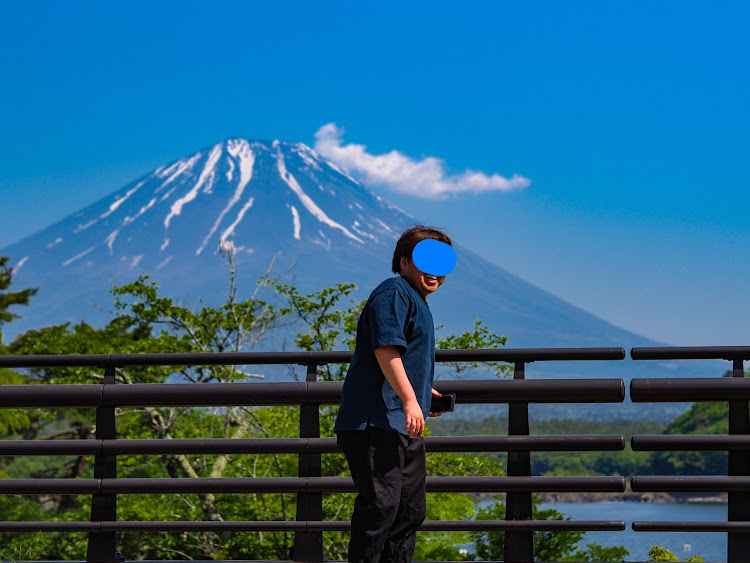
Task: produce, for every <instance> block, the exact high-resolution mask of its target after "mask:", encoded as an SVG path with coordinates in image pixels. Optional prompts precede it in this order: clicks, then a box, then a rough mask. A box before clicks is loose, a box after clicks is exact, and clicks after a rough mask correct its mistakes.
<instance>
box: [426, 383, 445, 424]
mask: <svg viewBox="0 0 750 563" xmlns="http://www.w3.org/2000/svg"><path fill="white" fill-rule="evenodd" d="M432 396H433V397H442V395H441V394H440V393H438V392H437V391H435V388H434V387H433V388H432ZM428 416H429V417H430V418H435V417H436V416H443V413H441V412H431V413H430V414H429V415H428Z"/></svg>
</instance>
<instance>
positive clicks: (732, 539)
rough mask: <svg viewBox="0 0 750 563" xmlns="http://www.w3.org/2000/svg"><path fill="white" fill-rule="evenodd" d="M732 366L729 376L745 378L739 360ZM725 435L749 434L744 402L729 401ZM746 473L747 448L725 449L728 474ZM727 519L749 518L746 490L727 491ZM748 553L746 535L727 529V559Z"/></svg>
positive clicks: (735, 560)
mask: <svg viewBox="0 0 750 563" xmlns="http://www.w3.org/2000/svg"><path fill="white" fill-rule="evenodd" d="M732 368H733V369H732V377H745V369H744V367H743V361H742V359H735V360H734V361H733V366H732ZM729 434H730V435H731V434H745V435H747V434H750V409H749V408H748V401H729ZM748 475H750V452H749V451H748V450H729V476H730V477H732V476H748ZM728 520H729V521H730V522H732V521H740V522H747V521H750V493H747V492H730V493H729V506H728ZM748 554H750V534H748V533H741V532H729V533H728V538H727V562H728V563H740V562H744V561H747V557H748Z"/></svg>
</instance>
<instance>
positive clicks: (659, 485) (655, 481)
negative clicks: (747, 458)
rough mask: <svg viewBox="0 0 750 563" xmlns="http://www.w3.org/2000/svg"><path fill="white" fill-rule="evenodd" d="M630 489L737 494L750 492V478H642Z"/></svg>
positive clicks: (636, 479)
mask: <svg viewBox="0 0 750 563" xmlns="http://www.w3.org/2000/svg"><path fill="white" fill-rule="evenodd" d="M630 488H631V489H632V490H633V492H636V493H646V492H674V493H681V492H686V493H687V492H692V493H695V492H706V493H720V492H737V491H750V477H746V476H741V477H740V476H732V477H727V476H724V475H708V476H706V475H701V476H695V477H691V476H644V477H642V476H640V475H635V476H634V477H632V478H631V480H630Z"/></svg>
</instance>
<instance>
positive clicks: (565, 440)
mask: <svg viewBox="0 0 750 563" xmlns="http://www.w3.org/2000/svg"><path fill="white" fill-rule="evenodd" d="M425 446H426V448H427V451H428V452H505V451H617V450H622V449H624V448H625V438H624V437H623V436H622V434H612V435H608V434H604V435H594V436H575V435H570V436H427V437H425ZM340 452H341V448H339V446H338V444H337V443H336V438H251V439H222V438H212V439H183V440H156V439H154V440H0V456H3V455H93V454H105V455H127V454H130V455H135V454H223V453H236V454H263V453H268V454H271V453H277V454H278V453H288V454H298V453H340Z"/></svg>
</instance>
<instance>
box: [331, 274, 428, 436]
mask: <svg viewBox="0 0 750 563" xmlns="http://www.w3.org/2000/svg"><path fill="white" fill-rule="evenodd" d="M383 346H396V347H397V348H398V352H399V354H401V360H402V361H403V364H404V369H405V370H406V375H407V377H408V378H409V382H410V383H411V386H412V388H413V389H414V394H415V395H416V396H417V401H418V402H419V406H421V407H422V414H423V415H424V417H425V418H427V415H428V413H429V411H430V402H431V400H432V381H433V379H434V377H435V326H434V325H433V323H432V313H431V312H430V308H429V306H428V305H427V302H426V301H425V300H424V298H423V297H422V296H421V295H420V294H419V293H417V290H415V289H414V288H413V287H412V286H411V285H410V284H409V282H408V281H406V280H405V279H404V278H402V277H401V276H398V277H395V278H389V279H387V280H385V281H384V282H383V283H381V284H380V285H379V286H378V287H377V288H375V291H373V292H372V294H370V298H369V299H368V300H367V304H365V307H364V309H362V313H361V314H360V316H359V322H358V324H357V344H356V348H355V350H354V355H353V357H352V361H351V364H350V365H349V371H348V372H347V374H346V380H345V381H344V388H343V391H342V396H341V407H340V408H339V413H338V417H337V418H336V425H335V427H334V431H335V432H340V431H342V430H364V429H365V428H366V427H367V425H368V424H370V425H372V426H376V427H378V428H382V429H384V430H396V431H397V432H400V433H401V434H405V435H408V433H407V432H405V431H404V426H406V416H405V415H404V409H403V404H402V402H401V399H399V397H398V395H396V392H395V391H394V390H393V387H391V385H390V383H388V381H387V380H386V379H385V376H384V375H383V372H382V371H381V369H380V365H379V364H378V360H377V358H376V357H375V350H377V349H378V348H382V347H383Z"/></svg>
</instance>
